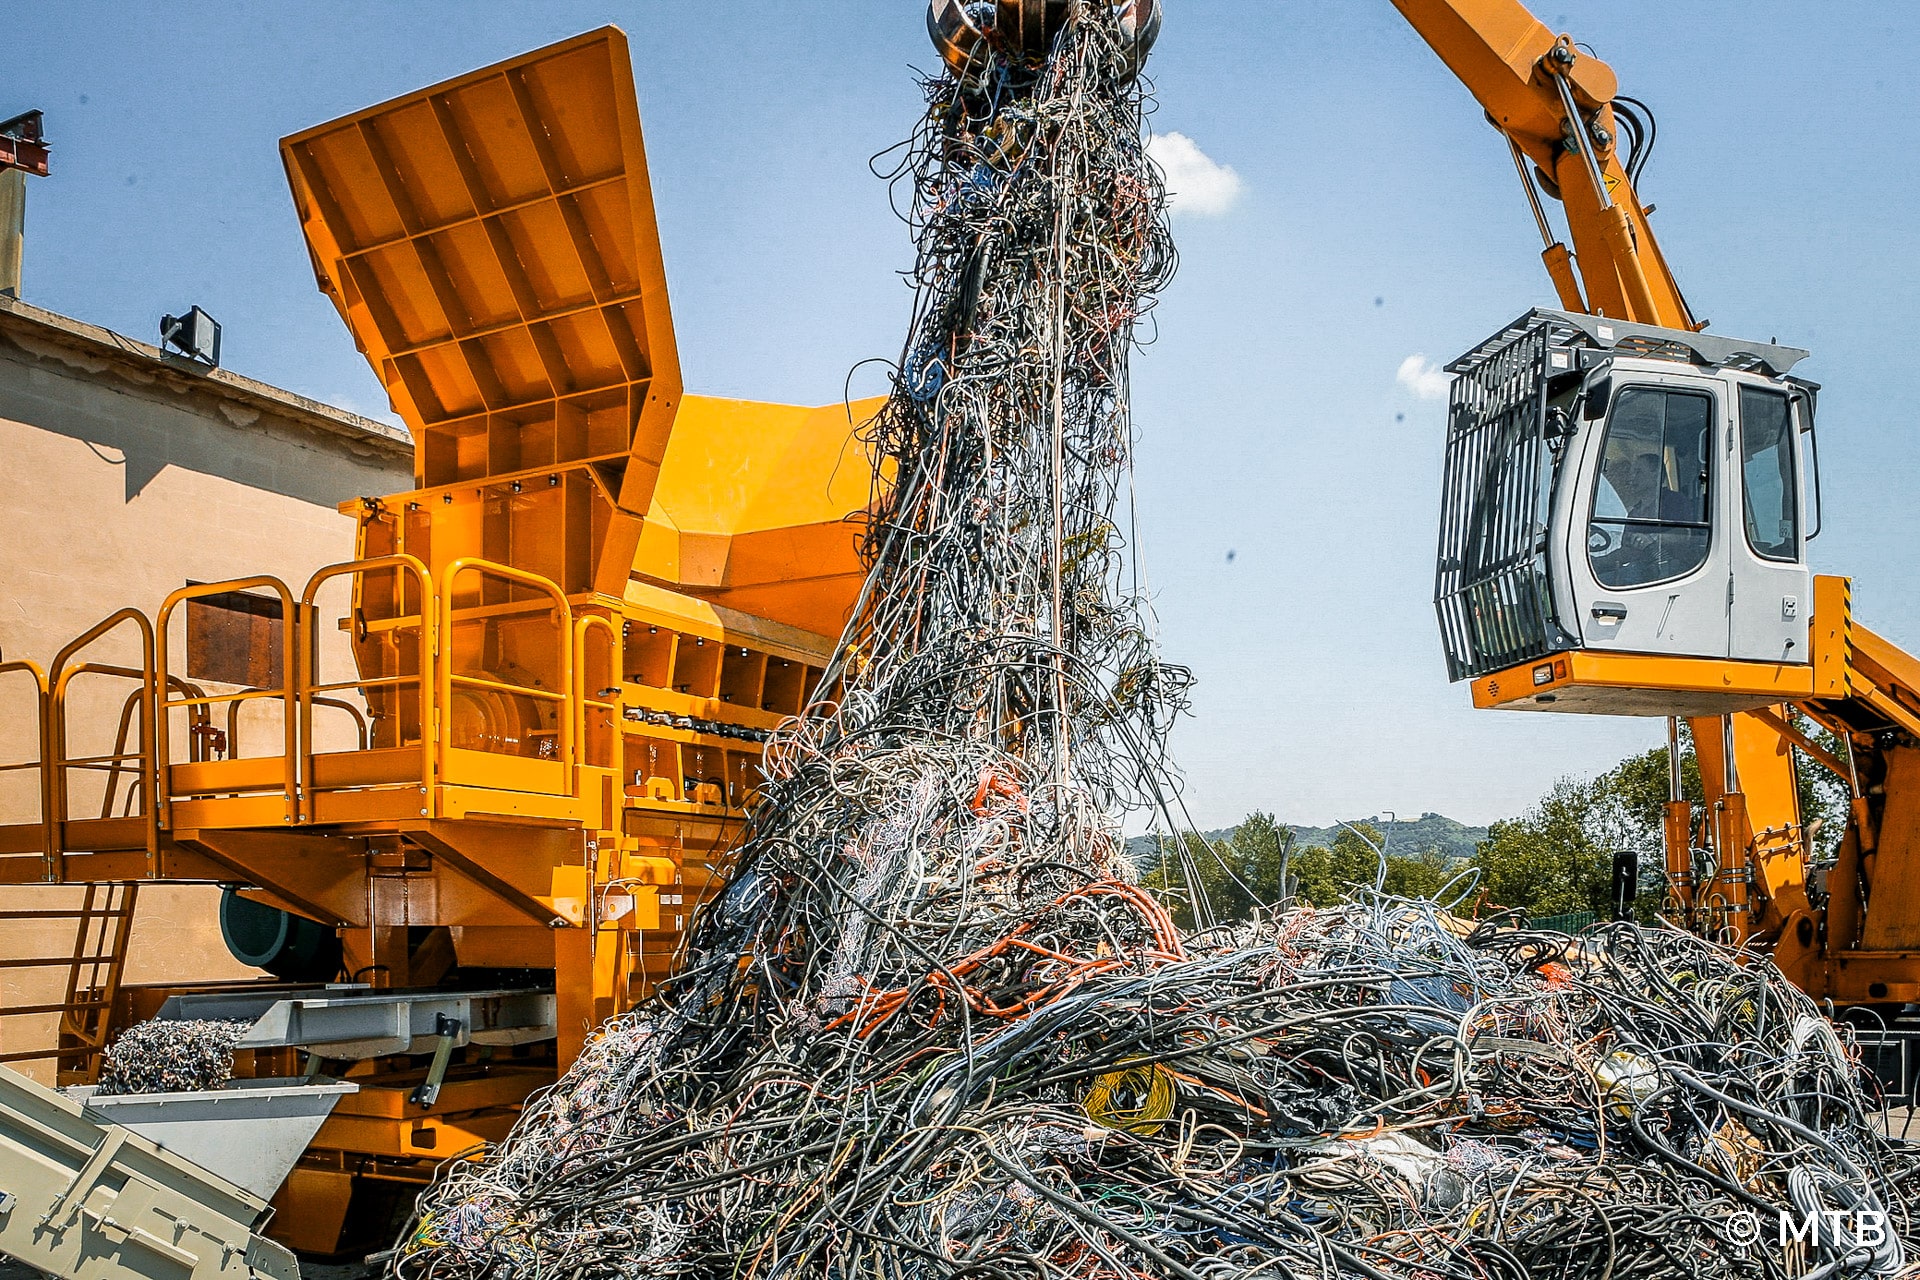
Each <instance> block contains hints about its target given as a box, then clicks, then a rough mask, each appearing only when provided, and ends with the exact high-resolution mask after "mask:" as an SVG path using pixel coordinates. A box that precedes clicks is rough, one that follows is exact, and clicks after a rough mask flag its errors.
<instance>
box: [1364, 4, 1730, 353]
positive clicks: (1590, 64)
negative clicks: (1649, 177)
mask: <svg viewBox="0 0 1920 1280" xmlns="http://www.w3.org/2000/svg"><path fill="white" fill-rule="evenodd" d="M1393 4H1394V7H1395V8H1397V9H1398V10H1400V13H1401V15H1402V16H1403V17H1405V18H1406V20H1407V21H1408V22H1409V23H1410V24H1411V25H1412V26H1413V29H1414V30H1415V31H1417V32H1419V34H1420V37H1421V38H1422V39H1423V40H1425V41H1426V42H1427V44H1428V45H1430V46H1431V47H1432V48H1433V51H1434V52H1435V53H1436V54H1438V55H1439V56H1440V60H1441V61H1442V62H1444V63H1446V64H1447V67H1448V69H1449V70H1451V71H1452V72H1453V73H1454V75H1456V76H1458V77H1459V78H1460V81H1461V83H1462V84H1464V85H1466V87H1467V89H1468V90H1469V91H1470V92H1471V93H1472V94H1473V96H1474V98H1475V99H1476V100H1477V101H1478V102H1479V103H1480V105H1481V106H1482V107H1483V108H1485V109H1486V112H1487V119H1488V120H1489V121H1490V122H1491V123H1492V124H1493V126H1494V128H1496V129H1498V130H1500V132H1501V134H1502V135H1503V136H1504V137H1505V138H1506V140H1507V142H1508V145H1509V146H1511V147H1512V148H1513V151H1514V158H1515V162H1516V164H1517V165H1518V166H1519V168H1520V177H1521V181H1522V182H1523V183H1525V184H1526V187H1527V196H1528V199H1529V201H1530V202H1531V203H1532V205H1533V210H1534V217H1535V219H1536V221H1537V222H1538V224H1539V228H1540V235H1541V240H1542V242H1543V243H1544V246H1545V247H1544V248H1543V249H1542V252H1541V257H1542V258H1543V259H1544V260H1545V262H1546V265H1547V271H1548V274H1549V275H1551V276H1552V278H1553V282H1554V288H1555V290H1556V291H1557V292H1558V293H1559V295H1560V302H1561V305H1562V306H1563V307H1564V308H1565V309H1566V310H1568V311H1581V312H1586V313H1587V314H1590V315H1602V316H1610V317H1612V318H1614V319H1616V320H1632V321H1636V322H1638V323H1641V324H1655V325H1660V326H1662V327H1665V328H1669V329H1698V328H1700V327H1702V326H1700V325H1699V324H1696V323H1695V322H1694V319H1693V314H1692V312H1691V311H1689V310H1688V308H1687V303H1686V299H1685V298H1684V297H1682V296H1681V293H1680V286H1679V285H1678V284H1677V283H1676V282H1675V281H1674V278H1673V273H1672V272H1671V271H1670V270H1668V268H1667V263H1666V259H1665V258H1664V257H1663V256H1662V255H1661V252H1660V246H1659V243H1658V242H1657V241H1656V240H1655V239H1654V235H1653V229H1652V228H1651V227H1650V226H1648V224H1647V215H1646V210H1645V209H1643V208H1642V207H1641V204H1640V200H1639V197H1638V195H1637V194H1636V193H1635V192H1634V189H1633V183H1632V181H1631V180H1630V179H1629V177H1628V175H1627V170H1626V166H1625V164H1624V163H1623V161H1622V159H1621V156H1620V148H1619V145H1618V138H1619V131H1618V129H1617V127H1616V124H1615V120H1614V113H1613V102H1614V97H1615V95H1616V93H1617V91H1618V81H1617V79H1616V78H1615V76H1614V73H1613V68H1611V67H1609V66H1608V65H1607V64H1606V63H1604V62H1602V61H1601V60H1600V59H1598V58H1595V57H1592V56H1591V55H1588V54H1585V53H1582V52H1580V51H1579V50H1578V49H1577V48H1576V46H1575V45H1574V43H1573V41H1572V40H1571V39H1569V38H1568V37H1567V36H1564V35H1561V36H1556V35H1554V33H1553V32H1552V31H1550V30H1549V29H1548V28H1547V27H1546V26H1545V25H1544V24H1542V23H1541V22H1540V20H1539V19H1537V18H1535V17H1534V16H1533V14H1531V13H1529V12H1528V11H1527V9H1526V7H1525V6H1524V5H1522V4H1520V3H1518V0H1393ZM1536 174H1537V175H1538V181H1539V186H1541V187H1544V188H1545V189H1546V192H1547V194H1548V195H1549V196H1554V197H1557V198H1558V199H1559V200H1560V202H1561V204H1562V205H1563V207H1564V208H1565V210H1566V217H1567V226H1568V230H1569V232H1570V234H1571V237H1572V240H1573V250H1572V251H1571V252H1569V251H1568V249H1567V248H1566V246H1565V245H1564V244H1562V243H1561V242H1560V241H1559V240H1557V239H1556V238H1555V236H1554V234H1553V231H1552V229H1551V226H1550V224H1549V222H1548V220H1547V217H1546V212H1545V209H1544V207H1543V205H1542V204H1541V201H1540V194H1539V191H1538V190H1537V189H1536V185H1535V184H1536V176H1535V175H1536ZM1576 271H1577V273H1578V278H1577V279H1576Z"/></svg>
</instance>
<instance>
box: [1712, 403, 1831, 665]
mask: <svg viewBox="0 0 1920 1280" xmlns="http://www.w3.org/2000/svg"><path fill="white" fill-rule="evenodd" d="M1728 389H1729V391H1730V392H1731V393H1732V396H1733V399H1734V407H1735V417H1736V419H1737V421H1736V424H1735V430H1734V433H1733V435H1732V437H1731V438H1730V439H1729V441H1728V445H1729V448H1728V450H1727V457H1728V460H1729V461H1730V463H1731V464H1732V469H1733V470H1734V472H1735V473H1736V475H1737V480H1738V483H1737V484H1734V485H1729V486H1728V488H1729V490H1730V492H1729V493H1728V499H1729V501H1728V503H1727V506H1728V508H1729V511H1728V521H1727V523H1728V537H1727V539H1726V542H1727V544H1728V550H1729V555H1730V558H1731V561H1732V570H1733V576H1732V582H1731V592H1732V594H1731V600H1730V608H1729V612H1728V617H1727V651H1728V655H1729V656H1730V657H1734V658H1746V659H1751V660H1755V661H1761V662H1807V661H1810V660H1811V655H1810V654H1809V652H1808V651H1809V649H1810V647H1811V646H1810V644H1809V640H1808V630H1809V625H1810V622H1811V617H1810V615H1811V614H1812V612H1813V575H1812V572H1811V571H1810V570H1809V569H1808V567H1807V551H1806V536H1805V531H1806V525H1807V505H1808V504H1807V498H1806V490H1807V485H1806V482H1805V475H1806V469H1805V467H1804V465H1803V462H1804V459H1803V458H1802V456H1801V448H1800V438H1801V425H1800V415H1801V412H1802V410H1803V407H1804V402H1803V401H1802V400H1800V398H1798V397H1795V396H1792V395H1790V394H1789V393H1788V392H1787V391H1786V390H1785V389H1784V388H1781V387H1779V386H1778V385H1775V384H1772V383H1768V382H1765V381H1763V380H1760V379H1757V378H1756V379H1748V378H1745V377H1741V378H1736V379H1734V380H1732V381H1731V382H1730V383H1729V384H1728Z"/></svg>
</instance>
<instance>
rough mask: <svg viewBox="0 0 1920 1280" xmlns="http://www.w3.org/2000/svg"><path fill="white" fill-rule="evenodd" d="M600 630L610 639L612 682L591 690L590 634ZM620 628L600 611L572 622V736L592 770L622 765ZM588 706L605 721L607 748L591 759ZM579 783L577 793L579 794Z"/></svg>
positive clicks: (583, 761) (609, 677)
mask: <svg viewBox="0 0 1920 1280" xmlns="http://www.w3.org/2000/svg"><path fill="white" fill-rule="evenodd" d="M590 631H600V632H603V633H604V634H605V635H606V638H607V678H608V679H609V680H610V681H612V683H611V685H609V686H608V687H606V688H603V689H589V688H588V687H587V676H588V672H589V670H590V666H589V664H588V662H587V633H588V632H590ZM621 649H622V646H621V643H620V629H619V628H618V627H616V626H614V625H613V623H612V622H611V621H609V620H608V619H606V618H604V617H602V616H601V615H599V614H595V613H590V614H586V615H584V616H582V617H580V618H577V619H575V620H574V624H573V673H574V675H573V694H574V730H573V739H574V742H575V743H576V744H577V750H578V752H579V756H580V763H581V765H583V766H585V767H587V768H593V769H617V768H619V766H620V671H621V656H622V655H621ZM589 709H591V710H593V711H595V712H598V713H599V714H600V715H601V717H603V719H604V721H605V724H604V725H603V726H602V728H603V731H604V732H605V734H606V743H607V748H606V752H605V754H604V756H601V757H600V758H598V759H595V758H592V757H593V756H594V755H595V753H594V751H593V749H592V744H593V742H594V741H595V739H594V738H593V736H591V735H589V733H588V732H587V729H588V724H587V713H588V711H589ZM580 792H581V787H580V785H579V784H578V782H576V783H575V785H574V793H575V794H576V795H578V794H580Z"/></svg>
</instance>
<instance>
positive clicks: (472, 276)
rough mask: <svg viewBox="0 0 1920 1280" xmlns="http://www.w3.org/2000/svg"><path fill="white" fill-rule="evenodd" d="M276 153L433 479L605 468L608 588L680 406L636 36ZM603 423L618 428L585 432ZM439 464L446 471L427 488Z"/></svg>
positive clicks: (499, 71)
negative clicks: (589, 463) (631, 42)
mask: <svg viewBox="0 0 1920 1280" xmlns="http://www.w3.org/2000/svg"><path fill="white" fill-rule="evenodd" d="M280 149H281V156H282V159H283V161H284V163H285V165H286V169H287V176H288V180H289V181H290V182H291V184H292V186H293V194H294V203H295V205H296V207H297V209H298V212H299V215H300V222H301V226H302V228H303V229H304V231H305V233H306V237H307V243H308V246H309V248H310V249H311V250H312V253H313V258H314V263H315V267H316V271H317V274H318V276H319V281H320V287H321V289H322V290H323V291H324V292H325V293H326V294H327V296H328V297H330V298H331V299H332V300H333V302H334V305H335V306H336V307H338V308H339V310H340V313H341V315H342V317H343V318H344V319H345V320H346V322H347V326H348V327H349V328H350V329H351V330H352V331H353V335H354V338H355V340H356V341H357V342H358V343H359V345H360V348H361V350H362V351H363V352H365V353H366V356H367V359H368V361H369V362H370V363H371V364H372V365H373V367H374V371H375V372H376V373H377V374H378V375H379V376H380V379H381V381H382V382H383V383H384V384H385V385H386V388H387V391H388V394H389V395H390V397H391V398H392V401H393V406H394V410H395V412H397V413H398V414H399V415H400V416H401V417H402V418H403V419H404V420H405V421H406V423H407V426H408V427H409V428H411V429H412V431H413V433H414V439H415V441H416V461H415V468H416V475H417V476H418V478H419V481H420V483H421V484H422V485H426V484H429V483H435V482H443V481H445V480H449V479H457V480H461V481H465V480H480V479H485V478H487V477H490V476H495V475H499V474H501V473H503V472H508V471H514V470H525V469H534V468H553V467H560V466H565V465H568V464H577V463H580V462H583V461H586V460H588V459H593V460H596V461H599V462H602V463H603V464H605V465H606V466H608V467H609V468H610V469H611V470H613V471H615V472H617V473H619V474H621V476H622V479H621V482H620V485H619V488H618V493H617V503H616V510H615V515H614V519H613V520H612V521H611V522H610V524H609V527H608V528H607V529H606V530H605V531H604V532H603V533H602V534H601V536H600V538H599V540H598V545H596V546H595V547H594V548H593V557H592V558H593V565H594V581H595V584H596V586H597V587H598V588H599V589H601V590H603V591H608V590H611V591H613V592H614V593H615V594H617V592H618V584H619V583H621V582H624V580H625V578H626V576H627V573H628V570H629V562H630V559H631V556H632V548H633V544H634V542H635V541H636V540H637V538H638V536H639V522H640V520H641V519H642V517H644V515H645V514H646V511H647V507H648V505H649V504H650V503H651V502H652V499H653V489H654V484H655V481H656V479H657V477H658V473H659V467H660V463H661V461H662V459H663V458H664V456H665V454H666V448H667V440H668V437H669V435H670V434H671V432H672V428H673V420H674V414H675V412H676V410H677V408H678V405H679V400H680V364H679V357H678V354H677V352H676V349H675V346H674V337H673V320H672V316H671V313H670V311H669V308H668V302H667V286H666V273H665V269H664V267H663V265H662V262H661V254H660V238H659V232H658V229H657V226H656V224H655V220H654V211H653V195H652V190H651V187H650V185H649V182H648V176H647V163H646V151H645V147H644V144H643V142H642V137H641V131H640V112H639V105H638V102H637V100H636V98H635V95H634V88H633V75H632V71H631V67H630V61H629V57H628V52H627V38H626V36H625V34H624V33H622V32H621V31H619V30H618V29H616V28H613V27H603V28H601V29H600V30H598V31H592V32H588V33H587V34H585V35H582V36H577V37H575V38H573V39H571V40H565V41H562V42H560V43H559V44H555V45H551V46H548V47H547V48H545V49H540V50H536V51H535V52H533V53H529V54H525V55H523V56H521V57H518V58H512V59H509V60H507V61H505V62H501V63H498V64H496V65H494V66H491V67H487V68H484V69H482V70H479V71H475V72H471V73H469V74H467V75H464V76H460V77H458V78H456V79H453V80H448V81H446V82H444V83H442V84H438V85H434V86H433V87H431V88H428V89H422V90H420V91H418V92H415V93H410V94H407V95H405V96H404V97H400V98H396V99H394V100H392V101H390V102H386V103H382V104H381V105H379V106H376V107H370V108H368V109H367V110H365V111H360V112H356V113H354V114H353V115H350V116H344V117H342V118H340V119H338V120H334V121H331V122H330V123H327V124H324V125H320V126H318V127H316V128H312V129H308V130H306V131H304V132H301V133H297V134H294V135H293V136H291V137H289V138H286V139H284V140H283V141H282V142H281V144H280ZM609 396H610V397H611V399H610V400H609V399H608V397H609ZM590 401H591V402H590ZM608 414H612V415H615V418H616V421H615V423H613V424H611V425H610V429H599V428H595V429H587V428H586V427H585V426H584V424H586V423H587V422H588V421H589V419H591V418H593V417H594V416H595V415H599V416H601V417H605V416H606V415H608ZM429 459H435V460H438V459H446V460H447V461H446V463H445V464H444V466H445V471H446V474H436V475H435V476H433V477H432V478H431V479H430V478H429V476H428V470H427V469H428V467H429Z"/></svg>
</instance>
